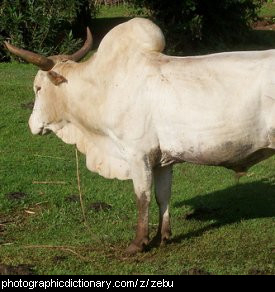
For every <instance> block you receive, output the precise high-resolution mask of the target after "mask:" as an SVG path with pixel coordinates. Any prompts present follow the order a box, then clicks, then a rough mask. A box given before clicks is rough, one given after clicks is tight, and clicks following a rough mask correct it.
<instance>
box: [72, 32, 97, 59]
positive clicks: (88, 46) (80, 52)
mask: <svg viewBox="0 0 275 292" xmlns="http://www.w3.org/2000/svg"><path fill="white" fill-rule="evenodd" d="M92 45H93V37H92V33H91V31H90V29H89V27H87V39H86V41H85V43H84V45H83V47H82V48H81V49H79V50H78V51H77V52H75V53H74V54H72V55H69V56H68V59H70V60H72V61H75V62H77V61H79V60H81V59H82V58H83V57H85V56H86V55H87V54H88V53H89V51H90V50H91V48H92Z"/></svg>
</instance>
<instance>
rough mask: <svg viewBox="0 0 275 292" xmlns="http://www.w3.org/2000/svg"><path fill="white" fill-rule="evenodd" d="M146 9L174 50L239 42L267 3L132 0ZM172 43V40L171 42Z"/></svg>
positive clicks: (257, 0) (259, 0) (253, 0)
mask: <svg viewBox="0 0 275 292" xmlns="http://www.w3.org/2000/svg"><path fill="white" fill-rule="evenodd" d="M132 1H133V3H134V5H135V6H136V7H139V8H140V7H146V8H147V10H148V11H149V14H150V15H151V17H153V18H154V19H155V20H156V21H158V22H159V23H160V25H161V26H162V27H163V28H164V31H165V32H166V34H167V37H168V40H169V38H170V39H172V42H173V44H174V49H176V50H179V48H184V47H185V46H186V44H189V45H190V43H191V44H192V45H199V44H208V45H209V44H210V43H211V46H212V47H213V49H214V48H215V47H219V46H220V45H221V43H223V44H226V43H231V42H234V41H237V40H240V39H241V38H242V37H243V35H244V34H245V33H246V32H247V31H248V29H249V28H250V24H251V22H253V21H255V20H256V19H257V12H258V9H259V8H260V7H261V6H262V4H263V3H264V2H266V0H209V1H206V0H171V1H166V0H132ZM170 43H171V40H170Z"/></svg>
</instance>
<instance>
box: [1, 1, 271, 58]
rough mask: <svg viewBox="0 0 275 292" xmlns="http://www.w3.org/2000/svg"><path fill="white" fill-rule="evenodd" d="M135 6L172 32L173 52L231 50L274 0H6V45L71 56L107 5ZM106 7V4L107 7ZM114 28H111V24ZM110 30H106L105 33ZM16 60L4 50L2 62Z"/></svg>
mask: <svg viewBox="0 0 275 292" xmlns="http://www.w3.org/2000/svg"><path fill="white" fill-rule="evenodd" d="M121 2H123V5H120V6H124V7H128V8H129V7H131V9H130V11H131V12H130V13H129V15H128V16H134V15H142V16H146V17H150V18H152V19H154V21H156V22H158V24H159V25H160V26H161V27H162V29H163V30H164V32H165V34H166V38H167V40H168V44H169V47H168V49H169V51H170V52H171V53H178V54H182V53H183V52H185V53H186V52H192V51H194V50H197V51H202V49H204V48H205V47H207V48H211V50H217V49H220V50H221V49H223V50H224V49H227V48H228V46H232V43H239V42H243V39H244V38H245V37H247V32H248V31H249V29H250V28H251V23H252V22H254V21H255V20H256V19H257V18H258V12H259V9H260V7H262V4H263V3H265V2H268V0H211V1H204V0H184V1H182V0H171V1H166V0H128V1H114V0H110V1H98V0H80V1H74V0H68V1H63V0H54V1H53V0H47V1H45V0H20V1H19V0H1V1H0V42H2V41H3V40H4V39H9V40H10V41H11V42H12V43H13V44H15V45H17V46H20V47H25V48H33V49H35V51H36V52H38V53H41V54H45V55H54V54H57V53H68V52H72V51H74V50H75V48H76V47H77V46H78V45H79V42H80V40H79V38H80V37H83V32H84V33H85V27H86V26H91V24H92V19H94V18H95V15H96V13H97V12H98V11H99V7H101V6H100V4H101V3H106V4H109V5H112V4H113V5H114V4H120V3H121ZM105 7H106V6H105ZM107 27H108V26H107ZM104 32H106V31H104ZM10 58H11V59H13V58H16V57H14V56H10V55H8V53H7V51H6V50H4V49H3V47H1V48H0V60H2V61H7V60H9V59H10Z"/></svg>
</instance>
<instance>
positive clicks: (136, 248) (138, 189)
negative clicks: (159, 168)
mask: <svg viewBox="0 0 275 292" xmlns="http://www.w3.org/2000/svg"><path fill="white" fill-rule="evenodd" d="M131 175H132V180H133V184H134V190H135V193H136V198H137V208H138V221H137V228H136V236H135V238H134V240H133V241H132V243H131V244H130V245H129V247H128V248H127V250H126V252H127V253H129V254H135V253H137V252H140V251H143V250H144V247H145V246H146V245H147V244H148V242H149V204H150V199H151V188H152V169H151V167H150V163H149V158H147V157H146V156H143V157H140V158H139V159H137V158H135V159H134V161H133V162H132V163H131Z"/></svg>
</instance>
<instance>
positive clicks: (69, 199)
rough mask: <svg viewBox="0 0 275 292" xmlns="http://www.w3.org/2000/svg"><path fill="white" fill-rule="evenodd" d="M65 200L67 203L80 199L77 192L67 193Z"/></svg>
mask: <svg viewBox="0 0 275 292" xmlns="http://www.w3.org/2000/svg"><path fill="white" fill-rule="evenodd" d="M65 200H66V201H67V202H69V203H76V202H79V201H80V199H79V195H77V194H71V195H68V196H67V197H66V198H65Z"/></svg>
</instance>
